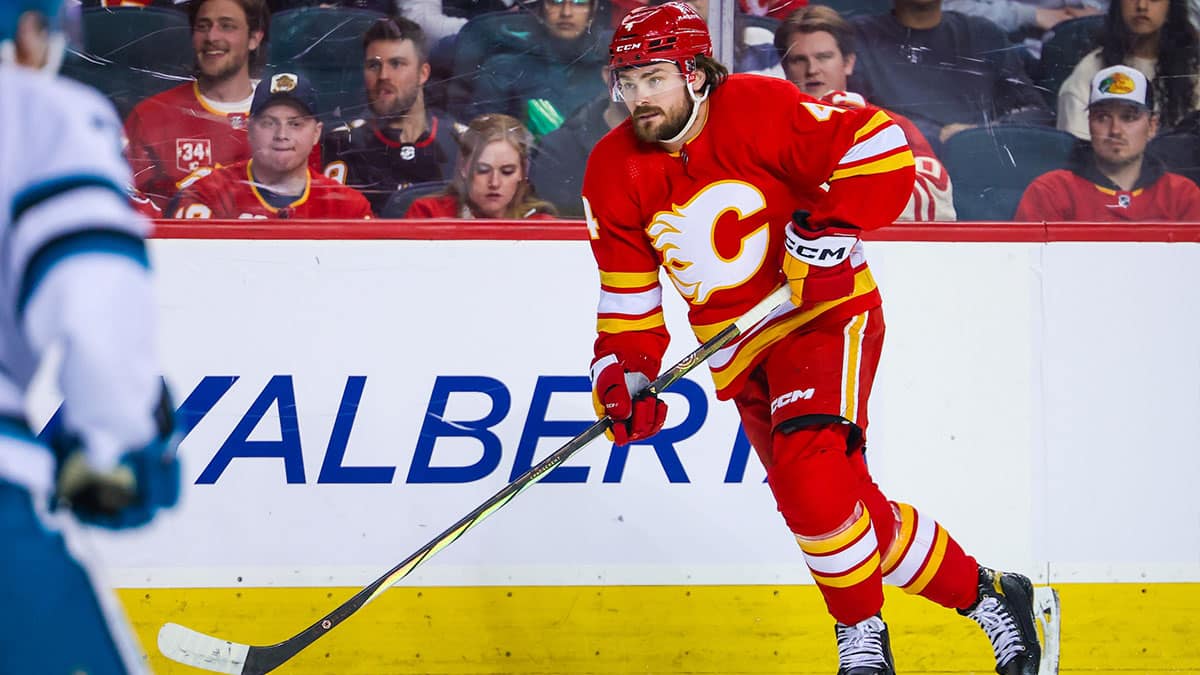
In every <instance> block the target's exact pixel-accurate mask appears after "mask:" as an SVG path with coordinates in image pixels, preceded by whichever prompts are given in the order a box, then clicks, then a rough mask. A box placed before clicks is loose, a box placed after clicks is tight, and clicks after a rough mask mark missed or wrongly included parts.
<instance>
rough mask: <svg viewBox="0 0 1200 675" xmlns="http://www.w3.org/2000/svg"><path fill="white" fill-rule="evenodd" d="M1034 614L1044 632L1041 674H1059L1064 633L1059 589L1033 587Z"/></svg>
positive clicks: (1039, 670) (1039, 672) (1039, 671)
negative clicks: (1059, 657) (1060, 648)
mask: <svg viewBox="0 0 1200 675" xmlns="http://www.w3.org/2000/svg"><path fill="white" fill-rule="evenodd" d="M1033 616H1034V618H1035V619H1037V624H1038V628H1039V629H1040V630H1039V632H1040V633H1041V634H1042V635H1041V637H1042V661H1041V665H1040V666H1039V667H1038V674H1039V675H1058V656H1059V639H1060V638H1061V633H1062V621H1061V620H1060V619H1061V607H1060V605H1059V603H1058V591H1056V590H1054V589H1053V588H1050V587H1049V586H1039V587H1037V588H1035V589H1033Z"/></svg>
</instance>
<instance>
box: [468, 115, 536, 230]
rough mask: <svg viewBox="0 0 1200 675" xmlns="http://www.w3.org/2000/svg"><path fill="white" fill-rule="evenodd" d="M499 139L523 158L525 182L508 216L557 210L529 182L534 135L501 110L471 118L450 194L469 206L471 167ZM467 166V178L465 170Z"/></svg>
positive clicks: (519, 189) (509, 208)
mask: <svg viewBox="0 0 1200 675" xmlns="http://www.w3.org/2000/svg"><path fill="white" fill-rule="evenodd" d="M495 141H504V142H506V143H508V144H509V145H511V146H512V147H513V148H514V149H516V151H517V154H518V155H519V156H520V157H521V171H522V174H523V175H522V177H521V183H520V185H518V186H517V191H516V193H515V194H514V195H513V199H512V202H510V203H509V205H508V209H507V210H506V211H505V214H504V217H505V218H512V219H520V218H525V217H527V216H529V215H530V214H531V213H534V212H537V213H557V210H556V209H555V208H554V205H553V204H551V203H550V202H547V201H544V200H542V199H538V197H537V195H535V194H534V193H533V186H531V185H530V184H529V157H530V153H531V152H532V150H533V134H531V133H529V130H528V129H526V128H525V125H524V124H521V121H520V120H518V119H517V118H515V117H510V116H508V115H503V114H500V113H487V114H484V115H480V116H479V117H476V118H475V119H473V120H471V123H470V124H468V125H467V129H466V131H463V132H462V135H460V136H459V137H458V148H459V151H458V169H457V170H456V171H455V172H454V178H453V179H451V181H450V185H449V186H448V187H447V188H446V194H448V195H453V196H454V198H455V199H457V200H458V205H459V208H460V209H461V208H463V207H464V206H467V196H468V195H469V194H470V178H469V177H470V175H471V171H470V168H471V167H473V166H474V165H475V163H476V162H478V161H479V156H480V155H482V154H483V149H484V148H486V147H487V146H488V144H490V143H493V142H495ZM464 169H467V171H466V173H467V177H463V171H464Z"/></svg>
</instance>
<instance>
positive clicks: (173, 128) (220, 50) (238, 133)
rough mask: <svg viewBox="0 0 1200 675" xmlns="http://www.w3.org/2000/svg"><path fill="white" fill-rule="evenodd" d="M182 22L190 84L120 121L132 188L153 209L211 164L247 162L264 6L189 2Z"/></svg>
mask: <svg viewBox="0 0 1200 675" xmlns="http://www.w3.org/2000/svg"><path fill="white" fill-rule="evenodd" d="M188 18H189V21H190V23H191V26H192V48H193V49H194V50H195V53H196V80H195V81H194V82H185V83H184V84H181V85H179V86H177V87H173V88H171V89H168V90H167V91H164V92H162V93H161V94H157V95H155V96H151V97H150V98H148V99H146V100H144V101H142V102H141V103H139V104H138V105H137V107H135V108H134V109H133V111H131V112H130V113H129V117H128V118H127V119H126V120H125V137H126V139H127V140H128V142H129V145H128V147H127V149H126V155H127V156H128V157H129V164H130V167H131V168H132V169H133V179H134V186H135V187H136V188H137V189H138V190H139V191H141V192H142V193H143V194H145V195H146V196H148V197H149V198H151V199H152V200H154V202H155V203H156V204H158V205H159V206H165V205H166V204H167V202H168V201H169V200H170V199H171V198H172V197H174V196H175V193H176V192H178V191H179V190H181V189H183V188H184V187H186V186H187V185H189V184H190V183H191V182H192V181H195V180H196V179H197V178H199V177H201V176H204V175H207V174H208V173H209V172H211V171H212V170H213V169H215V168H217V167H218V166H225V165H228V164H233V163H234V162H240V161H242V160H244V159H246V158H247V157H249V156H250V145H249V142H248V140H247V138H246V121H247V116H248V112H249V110H250V99H251V97H252V96H253V95H254V82H253V81H252V80H251V79H250V70H251V65H252V63H254V61H255V59H256V57H257V55H258V53H259V51H260V47H261V46H262V45H263V41H264V35H265V33H266V30H267V21H268V10H267V5H266V2H265V1H264V0H199V1H198V2H193V3H190V4H189V6H188Z"/></svg>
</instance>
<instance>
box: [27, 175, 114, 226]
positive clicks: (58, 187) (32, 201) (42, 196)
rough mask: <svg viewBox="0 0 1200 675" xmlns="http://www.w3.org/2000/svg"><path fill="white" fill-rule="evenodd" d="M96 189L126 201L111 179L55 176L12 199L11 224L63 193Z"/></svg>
mask: <svg viewBox="0 0 1200 675" xmlns="http://www.w3.org/2000/svg"><path fill="white" fill-rule="evenodd" d="M87 187H98V188H104V189H106V190H112V191H113V192H115V193H117V194H118V195H119V196H120V197H121V199H128V196H126V194H125V188H123V187H121V186H120V185H117V184H116V183H114V182H113V181H112V179H110V178H107V177H105V176H98V175H95V174H76V175H71V176H57V177H55V178H51V179H49V180H44V181H42V182H40V183H34V184H33V185H30V186H29V187H27V188H25V189H24V190H21V191H20V192H18V193H17V195H16V196H15V197H13V203H12V222H13V224H14V225H15V224H16V223H18V222H20V220H21V216H23V215H25V213H26V212H27V211H29V209H32V208H33V207H35V206H37V205H38V204H41V203H42V202H44V201H46V200H49V199H53V198H54V197H57V196H58V195H61V194H63V193H64V192H70V191H71V190H78V189H79V188H87Z"/></svg>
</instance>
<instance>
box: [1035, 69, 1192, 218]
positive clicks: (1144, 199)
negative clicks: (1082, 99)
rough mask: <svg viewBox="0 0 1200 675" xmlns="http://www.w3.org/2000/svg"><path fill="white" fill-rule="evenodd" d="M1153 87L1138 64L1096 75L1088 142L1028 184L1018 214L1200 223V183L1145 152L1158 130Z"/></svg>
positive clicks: (1089, 118) (1090, 99)
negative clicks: (1062, 165) (1059, 165)
mask: <svg viewBox="0 0 1200 675" xmlns="http://www.w3.org/2000/svg"><path fill="white" fill-rule="evenodd" d="M1153 91H1154V90H1153V88H1151V87H1150V86H1149V83H1148V82H1147V81H1146V76H1145V75H1143V74H1142V73H1141V72H1140V71H1138V70H1137V69H1136V68H1130V67H1128V66H1120V65H1118V66H1112V67H1110V68H1105V69H1104V70H1101V71H1100V72H1098V73H1096V76H1095V77H1093V78H1092V93H1091V96H1090V97H1089V101H1088V111H1087V113H1088V130H1089V131H1090V132H1091V141H1090V142H1089V143H1083V142H1080V145H1079V146H1078V147H1077V148H1076V149H1075V152H1074V153H1073V154H1072V156H1071V159H1070V161H1069V163H1068V165H1067V168H1065V169H1058V170H1056V171H1051V172H1049V173H1045V174H1042V175H1041V176H1038V177H1037V178H1036V179H1035V180H1034V181H1033V182H1032V183H1030V184H1029V187H1028V188H1026V189H1025V194H1024V195H1022V197H1021V203H1020V204H1019V205H1018V206H1017V215H1016V218H1015V219H1016V220H1025V221H1042V220H1052V221H1074V220H1083V221H1089V220H1091V221H1113V222H1134V223H1137V222H1146V221H1152V220H1172V221H1179V220H1182V221H1187V222H1200V188H1197V187H1196V184H1195V183H1193V182H1192V181H1190V180H1188V179H1187V178H1185V177H1183V176H1180V175H1179V174H1175V173H1169V172H1168V171H1167V168H1166V166H1165V165H1164V164H1163V163H1162V162H1161V161H1160V160H1159V159H1158V158H1157V157H1151V156H1147V155H1146V145H1147V144H1148V143H1149V142H1150V139H1151V138H1154V135H1155V134H1157V133H1158V115H1157V113H1155V112H1154V94H1153Z"/></svg>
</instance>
